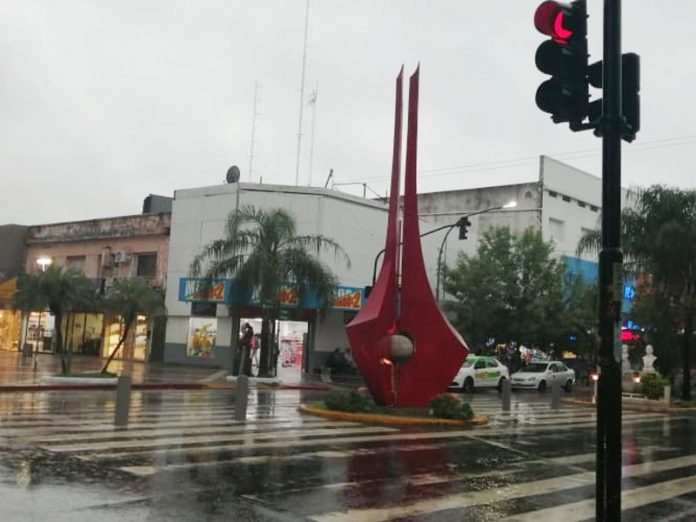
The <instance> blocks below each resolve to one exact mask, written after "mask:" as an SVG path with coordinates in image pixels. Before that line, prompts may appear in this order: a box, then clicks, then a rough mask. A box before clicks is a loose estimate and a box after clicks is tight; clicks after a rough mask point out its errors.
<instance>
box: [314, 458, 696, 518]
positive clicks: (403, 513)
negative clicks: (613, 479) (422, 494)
mask: <svg viewBox="0 0 696 522" xmlns="http://www.w3.org/2000/svg"><path fill="white" fill-rule="evenodd" d="M694 465H696V455H690V456H686V457H676V458H673V459H665V460H661V461H653V462H647V463H643V464H635V465H632V466H629V467H625V468H624V470H623V476H624V477H638V476H641V475H647V474H650V473H657V472H659V471H664V470H667V469H677V468H684V467H689V466H694ZM594 480H595V472H594V471H586V472H582V473H576V474H573V475H565V476H564V477H563V480H559V477H554V478H550V479H542V480H535V481H531V482H524V483H515V484H510V485H508V486H504V487H498V488H495V489H488V490H483V491H467V492H465V493H457V494H454V495H444V496H442V497H439V498H432V499H426V500H421V501H416V502H413V503H410V504H402V505H398V506H390V507H384V508H365V509H348V510H345V511H333V512H329V513H322V514H317V515H313V516H309V519H310V520H314V521H316V522H352V521H354V520H360V521H361V522H381V521H384V520H390V519H392V518H397V517H407V516H415V515H420V514H424V513H428V514H431V515H432V514H433V513H437V512H441V511H446V510H450V509H461V508H465V507H470V506H475V505H480V504H488V503H491V502H500V501H504V500H513V499H517V498H523V497H531V496H535V495H545V494H548V493H557V492H559V491H563V490H568V489H573V488H576V487H580V486H588V485H591V484H594ZM689 487H695V486H692V485H690V486H689ZM671 496H673V495H671ZM563 507H565V506H563ZM563 513H565V512H563ZM585 518H587V517H585ZM560 519H563V520H564V522H565V520H566V517H565V515H563V516H561V517H560ZM548 520H551V519H548ZM554 520H559V518H556V519H554Z"/></svg>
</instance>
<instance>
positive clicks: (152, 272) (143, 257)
mask: <svg viewBox="0 0 696 522" xmlns="http://www.w3.org/2000/svg"><path fill="white" fill-rule="evenodd" d="M136 275H137V276H138V277H156V276H157V254H138V271H137V274H136Z"/></svg>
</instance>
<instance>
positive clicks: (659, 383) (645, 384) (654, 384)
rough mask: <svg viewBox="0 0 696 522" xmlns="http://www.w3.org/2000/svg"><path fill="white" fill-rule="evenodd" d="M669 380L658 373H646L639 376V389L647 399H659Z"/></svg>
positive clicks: (662, 395)
mask: <svg viewBox="0 0 696 522" xmlns="http://www.w3.org/2000/svg"><path fill="white" fill-rule="evenodd" d="M667 385H669V380H668V379H667V378H666V377H663V376H662V375H660V374H659V373H647V374H645V375H643V376H641V378H640V391H641V393H642V394H643V395H645V396H646V397H647V398H648V399H661V398H662V397H664V393H665V386H667Z"/></svg>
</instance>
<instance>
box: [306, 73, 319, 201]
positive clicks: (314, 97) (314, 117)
mask: <svg viewBox="0 0 696 522" xmlns="http://www.w3.org/2000/svg"><path fill="white" fill-rule="evenodd" d="M318 95H319V82H317V83H316V85H315V87H314V92H313V93H312V95H311V96H310V98H309V103H310V105H311V106H312V134H311V137H310V139H309V143H310V145H309V178H308V179H307V186H308V187H311V186H312V168H313V167H314V129H315V128H316V124H317V96H318Z"/></svg>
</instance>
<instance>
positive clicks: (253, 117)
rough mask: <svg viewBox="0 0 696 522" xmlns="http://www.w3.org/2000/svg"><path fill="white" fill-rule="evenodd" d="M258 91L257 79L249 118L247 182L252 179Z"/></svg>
mask: <svg viewBox="0 0 696 522" xmlns="http://www.w3.org/2000/svg"><path fill="white" fill-rule="evenodd" d="M258 93H259V82H258V80H257V81H255V82H254V114H253V116H252V119H251V145H250V147H249V182H252V181H253V180H254V144H255V143H256V116H258V113H257V112H256V106H257V102H258V100H259V98H258Z"/></svg>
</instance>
